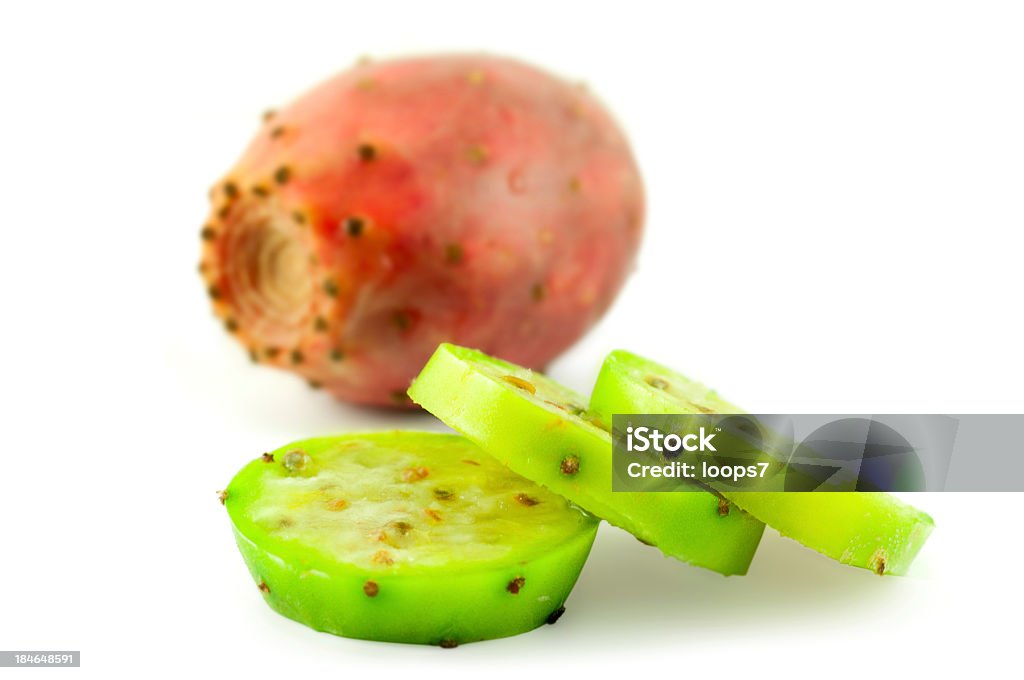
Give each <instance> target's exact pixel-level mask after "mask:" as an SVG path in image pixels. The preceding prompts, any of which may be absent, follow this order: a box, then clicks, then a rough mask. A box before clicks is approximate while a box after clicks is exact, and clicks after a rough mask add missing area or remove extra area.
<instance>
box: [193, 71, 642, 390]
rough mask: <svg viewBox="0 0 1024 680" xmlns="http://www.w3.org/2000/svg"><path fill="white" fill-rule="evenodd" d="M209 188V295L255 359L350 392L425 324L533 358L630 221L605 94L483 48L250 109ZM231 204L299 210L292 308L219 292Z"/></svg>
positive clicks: (417, 337) (575, 330) (415, 364)
mask: <svg viewBox="0 0 1024 680" xmlns="http://www.w3.org/2000/svg"><path fill="white" fill-rule="evenodd" d="M367 149H372V158H367V154H366V150H367ZM360 150H362V151H363V154H362V155H361V154H360ZM282 168H284V169H285V170H284V172H283V173H282ZM282 179H283V180H284V181H283V182H282V181H281V180H282ZM228 184H231V185H232V186H233V187H234V188H237V189H238V193H239V194H240V195H241V198H236V197H233V196H231V195H230V194H232V193H234V192H231V191H227V190H226V189H225V187H226V186H227V185H228ZM211 197H212V201H211V202H212V212H211V217H210V221H209V227H210V229H211V230H212V231H213V232H215V233H216V237H214V238H212V239H208V240H206V241H204V251H203V262H202V264H201V269H202V271H203V273H204V276H205V277H206V279H207V284H208V285H209V286H210V287H211V288H215V289H216V297H215V299H214V300H213V304H214V309H215V310H216V312H217V313H218V314H219V315H220V316H221V317H223V318H225V319H230V320H231V322H230V324H229V325H231V326H234V328H233V329H232V330H233V332H235V333H236V334H237V336H238V338H239V340H240V341H242V342H243V343H244V344H246V345H247V346H248V347H249V349H250V353H251V354H252V355H253V357H254V358H258V360H259V361H261V362H264V363H271V364H275V365H278V366H281V367H284V368H289V369H291V370H294V371H296V372H298V373H300V374H302V375H304V376H305V377H306V378H307V379H309V380H311V381H315V382H316V383H318V384H320V385H322V386H323V387H324V388H325V389H327V390H329V391H330V392H331V393H333V394H334V395H336V396H337V397H339V398H341V399H344V400H348V401H352V402H358V403H366V404H387V405H395V404H402V403H404V392H405V389H406V387H407V386H408V384H409V382H410V380H411V379H412V378H413V377H414V376H415V375H416V374H417V373H418V372H419V370H420V368H421V367H422V366H423V364H424V362H425V361H426V360H427V358H428V357H429V356H430V355H431V353H432V352H433V350H434V349H435V348H436V347H437V345H438V343H440V342H444V341H447V342H453V343H457V344H460V345H464V346H470V347H475V348H479V349H481V350H483V351H485V352H488V353H490V354H494V355H497V356H499V357H502V358H504V359H507V360H509V361H512V362H515V363H519V364H523V365H526V366H530V367H534V368H542V367H543V366H544V365H546V364H547V362H549V361H550V360H551V359H552V358H554V357H555V356H557V355H558V354H559V353H561V352H562V351H563V350H565V349H566V348H567V347H569V346H570V345H572V344H573V343H574V342H575V341H576V340H577V339H579V337H580V336H581V335H582V334H583V333H584V332H585V331H586V330H587V329H589V328H590V327H591V326H592V325H593V324H594V323H595V322H596V321H597V320H598V319H599V318H600V317H601V316H602V314H603V313H604V312H605V311H606V310H607V308H608V307H609V305H610V304H611V302H612V300H613V299H614V297H615V295H616V294H617V292H618V291H619V289H620V287H621V286H622V283H623V281H624V279H625V277H626V275H627V274H628V273H629V272H630V270H631V269H632V267H633V263H634V260H635V256H636V251H637V248H638V246H639V243H640V239H641V235H642V230H643V220H644V194H643V186H642V181H641V177H640V173H639V170H638V168H637V164H636V162H635V160H634V157H633V155H632V153H631V150H630V148H629V145H628V143H627V141H626V139H625V137H624V135H623V133H622V132H621V131H620V129H619V127H618V125H617V124H616V123H615V121H614V120H613V119H612V118H611V116H610V115H609V113H608V112H607V111H606V110H605V108H604V107H603V106H602V105H601V104H600V103H599V102H598V101H597V100H596V99H595V98H594V97H593V96H592V95H591V94H589V93H588V92H587V90H586V89H585V88H584V87H582V86H579V85H576V84H571V83H568V82H566V81H564V80H561V79H559V78H556V77H553V76H551V75H550V74H548V73H545V72H544V71H541V70H539V69H537V68H534V67H532V66H529V65H526V64H524V63H521V62H518V61H514V60H510V59H504V58H497V57H491V56H483V55H446V56H428V57H418V58H406V59H398V60H392V61H381V62H376V63H368V64H361V65H358V66H356V67H354V68H352V69H350V70H348V71H345V72H343V73H341V74H339V75H338V76H336V77H334V78H331V79H329V80H327V81H326V82H324V83H322V84H320V85H319V86H317V87H315V88H314V89H313V90H311V91H309V92H308V93H306V94H305V95H303V96H301V97H300V98H299V99H297V100H295V101H294V102H293V103H292V104H291V105H289V106H287V107H286V108H283V109H281V110H280V111H278V112H277V113H276V114H274V115H273V116H270V117H269V118H268V120H267V121H266V122H265V123H264V125H263V127H262V129H261V130H260V131H259V133H258V134H257V135H256V137H255V139H254V140H253V141H252V142H251V144H250V145H249V147H248V149H247V150H246V151H245V153H244V155H243V156H242V158H241V159H240V160H239V161H238V163H237V164H236V166H235V167H234V169H232V170H231V172H229V173H228V175H227V176H226V177H225V178H224V180H223V181H222V182H221V183H219V184H218V185H217V186H215V187H214V189H213V191H212V192H211ZM243 202H245V203H246V205H254V204H259V202H265V203H267V205H268V206H270V209H271V210H273V211H274V212H275V213H276V214H280V215H293V214H294V213H298V215H296V216H295V219H296V221H297V222H298V221H301V222H302V224H301V225H300V226H299V227H298V228H297V229H298V230H297V232H296V233H299V234H301V235H300V236H299V238H301V239H302V240H303V241H304V242H305V244H306V245H307V246H308V248H309V249H310V251H311V253H312V254H313V256H314V257H313V258H311V263H310V265H309V276H310V277H311V278H312V280H313V281H314V285H313V290H314V293H313V297H312V298H311V299H310V300H309V304H308V306H307V305H304V307H306V308H304V309H302V310H299V311H298V312H297V313H296V315H295V316H296V318H298V320H297V321H296V320H295V318H293V319H290V320H289V321H288V322H287V323H276V322H275V323H270V322H269V321H266V320H263V319H260V318H258V317H259V315H260V313H262V312H261V311H260V310H259V309H256V310H253V309H252V305H250V306H249V308H248V309H243V308H242V306H241V305H240V304H238V300H239V299H240V296H241V297H244V295H245V293H244V292H243V291H242V290H241V288H242V287H243V283H244V282H242V281H240V278H239V276H238V275H237V272H238V270H240V269H241V268H243V267H242V265H240V264H238V259H237V258H238V256H237V251H238V246H237V244H235V245H232V239H231V237H230V235H231V232H232V230H233V229H235V230H237V229H238V225H239V224H240V223H241V222H242V221H244V219H245V217H244V215H245V214H246V209H244V208H242V207H239V206H240V204H241V203H243ZM350 217H358V218H360V219H361V220H362V221H363V230H362V232H361V233H360V234H359V235H358V236H352V235H350V234H349V233H347V231H346V229H345V226H344V225H345V221H346V219H348V218H350ZM236 240H237V239H236ZM233 249H234V250H233ZM232 258H235V259H232ZM328 281H330V282H331V283H327V282H328ZM325 284H326V288H327V289H330V288H331V286H332V285H333V286H334V288H336V292H335V291H331V292H332V293H334V294H333V295H329V294H328V293H327V292H326V291H325ZM317 317H319V320H318V318H317ZM325 323H326V329H325V328H324V326H325ZM268 348H269V349H268ZM332 350H333V351H334V352H335V355H334V358H333V359H332V357H331V352H332ZM296 352H297V353H298V355H299V356H301V360H300V361H294V359H295V357H296ZM339 353H340V354H341V355H343V358H341V359H340V360H339V359H338V356H339Z"/></svg>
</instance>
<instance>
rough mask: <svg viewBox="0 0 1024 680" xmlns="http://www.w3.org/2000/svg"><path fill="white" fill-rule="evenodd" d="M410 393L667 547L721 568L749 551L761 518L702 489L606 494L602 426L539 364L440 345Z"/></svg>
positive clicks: (508, 460) (536, 476) (608, 467)
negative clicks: (724, 506) (513, 361)
mask: <svg viewBox="0 0 1024 680" xmlns="http://www.w3.org/2000/svg"><path fill="white" fill-rule="evenodd" d="M409 396H410V397H411V398H412V400H413V401H414V402H416V403H417V404H420V405H421V406H423V407H424V408H425V409H426V410H428V411H430V412H431V413H433V414H434V415H435V416H437V417H438V418H440V419H441V420H443V421H444V422H445V423H447V424H448V425H450V426H451V427H453V428H454V429H456V430H458V431H459V432H461V433H463V434H464V435H466V436H467V437H469V438H470V439H472V440H473V441H475V442H476V443H478V444H479V445H480V446H481V447H482V448H484V449H485V450H486V451H487V452H488V453H490V454H491V455H493V456H495V457H496V458H498V460H500V461H501V462H503V463H505V464H506V465H508V466H509V467H510V468H512V470H514V471H515V472H517V473H519V474H521V475H523V476H524V477H527V478H528V479H531V480H533V481H535V482H537V483H539V484H543V485H544V486H546V487H548V488H549V489H551V490H552V491H554V492H555V493H558V494H560V495H562V496H565V497H566V498H568V499H569V500H571V501H572V502H573V503H576V504H578V505H579V506H580V507H582V508H585V509H586V510H588V511H590V512H592V513H593V514H595V515H597V516H598V517H600V518H602V519H604V520H607V521H608V522H609V523H611V524H614V525H616V526H618V527H621V528H623V529H625V530H626V531H629V532H630V533H632V534H634V535H635V536H636V537H637V538H638V539H640V540H641V541H642V542H644V543H647V544H650V545H654V546H656V547H658V548H659V549H660V550H661V551H662V552H664V553H665V554H666V555H670V556H672V557H675V558H678V559H681V560H685V561H687V562H690V563H691V564H695V565H697V566H701V567H706V568H708V569H712V570H714V571H717V572H720V573H722V574H727V575H728V574H743V573H745V572H746V570H747V567H748V566H749V564H750V560H751V559H752V558H753V555H754V551H755V550H756V549H757V544H758V541H760V538H761V533H762V531H763V529H764V525H763V524H761V523H760V522H758V521H756V520H754V519H753V518H752V517H750V516H749V515H747V514H746V513H744V512H741V511H739V510H736V509H733V511H732V512H722V511H721V507H720V503H719V501H720V499H719V498H718V497H717V496H715V495H713V494H711V493H699V492H698V493H657V494H655V493H650V494H645V493H635V492H634V493H626V492H616V493H613V492H612V464H611V453H612V440H611V435H610V434H609V432H608V430H607V428H606V426H605V425H604V424H603V423H602V422H600V421H599V420H598V419H596V418H595V417H594V415H593V414H592V413H591V412H589V411H587V409H586V407H585V406H583V404H585V400H584V398H583V397H581V396H579V395H577V394H575V393H574V392H572V391H571V390H569V389H567V388H565V387H563V386H561V385H559V384H558V383H557V382H555V381H554V380H551V379H550V378H548V377H546V376H544V375H542V374H540V373H536V372H534V371H531V370H529V369H526V368H523V367H521V366H516V365H514V364H511V363H508V362H505V361H501V360H499V359H495V358H493V357H489V356H487V355H486V354H483V353H482V352H478V351H476V350H471V349H466V348H464V347H457V346H454V345H450V344H443V345H441V346H440V347H438V348H437V351H436V352H435V353H434V355H433V357H431V359H430V361H429V362H427V365H426V366H425V367H424V369H423V371H422V372H421V373H420V375H419V377H418V378H416V380H415V381H414V382H413V384H412V386H411V387H410V388H409ZM727 510H728V508H727Z"/></svg>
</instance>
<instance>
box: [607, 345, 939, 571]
mask: <svg viewBox="0 0 1024 680" xmlns="http://www.w3.org/2000/svg"><path fill="white" fill-rule="evenodd" d="M590 407H591V408H592V409H593V410H594V411H596V412H597V413H599V414H601V417H603V418H606V419H608V420H609V421H610V420H611V417H612V415H613V414H615V413H700V412H703V413H743V411H742V410H741V409H739V408H737V407H736V406H734V405H733V404H731V403H729V402H728V401H725V400H724V399H722V398H721V397H720V396H718V394H717V393H716V392H714V391H713V390H711V389H709V388H707V387H705V386H704V385H701V384H700V383H697V382H694V381H692V380H689V379H688V378H686V377H685V376H683V375H681V374H679V373H677V372H676V371H673V370H671V369H669V368H666V367H665V366H662V365H660V364H657V363H655V362H653V361H649V360H647V359H644V358H643V357H639V356H637V355H635V354H631V353H630V352H625V351H621V350H620V351H615V352H612V353H611V354H609V355H608V357H607V359H605V362H604V365H603V366H602V368H601V373H600V374H599V376H598V379H597V385H596V386H595V387H594V392H593V394H592V395H591V398H590ZM720 491H721V493H722V495H723V496H725V497H726V498H728V499H729V500H730V501H732V502H733V503H735V504H736V505H738V506H739V507H741V508H743V509H744V510H746V511H747V512H749V513H750V514H751V515H753V516H754V517H756V518H758V519H759V520H761V521H762V522H764V523H766V524H767V525H768V526H770V527H773V528H774V529H776V530H778V531H779V533H781V534H782V535H783V536H788V537H789V538H792V539H794V540H796V541H798V542H800V543H802V544H803V545H805V546H807V547H808V548H812V549H814V550H817V551H818V552H820V553H822V554H824V555H828V556H829V557H831V558H832V559H834V560H838V561H840V562H842V563H843V564H850V565H853V566H856V567H862V568H864V569H870V570H872V571H874V572H875V573H877V574H894V575H903V574H905V573H906V571H907V569H908V568H909V567H910V564H911V562H913V560H914V557H915V556H916V555H917V553H918V551H919V550H920V549H921V546H923V545H924V542H925V540H927V538H928V534H930V533H931V530H932V528H933V526H934V523H933V522H932V518H931V517H929V516H928V515H927V514H925V513H923V512H921V511H920V510H917V509H916V508H914V507H912V506H910V505H908V504H906V503H903V502H902V501H900V500H898V499H896V498H894V497H892V496H890V495H889V494H886V493H879V492H856V493H854V492H830V493H824V492H822V493H795V492H792V493H786V492H753V491H738V492H737V491H727V490H724V489H722V490H720ZM684 495H689V494H684Z"/></svg>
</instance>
